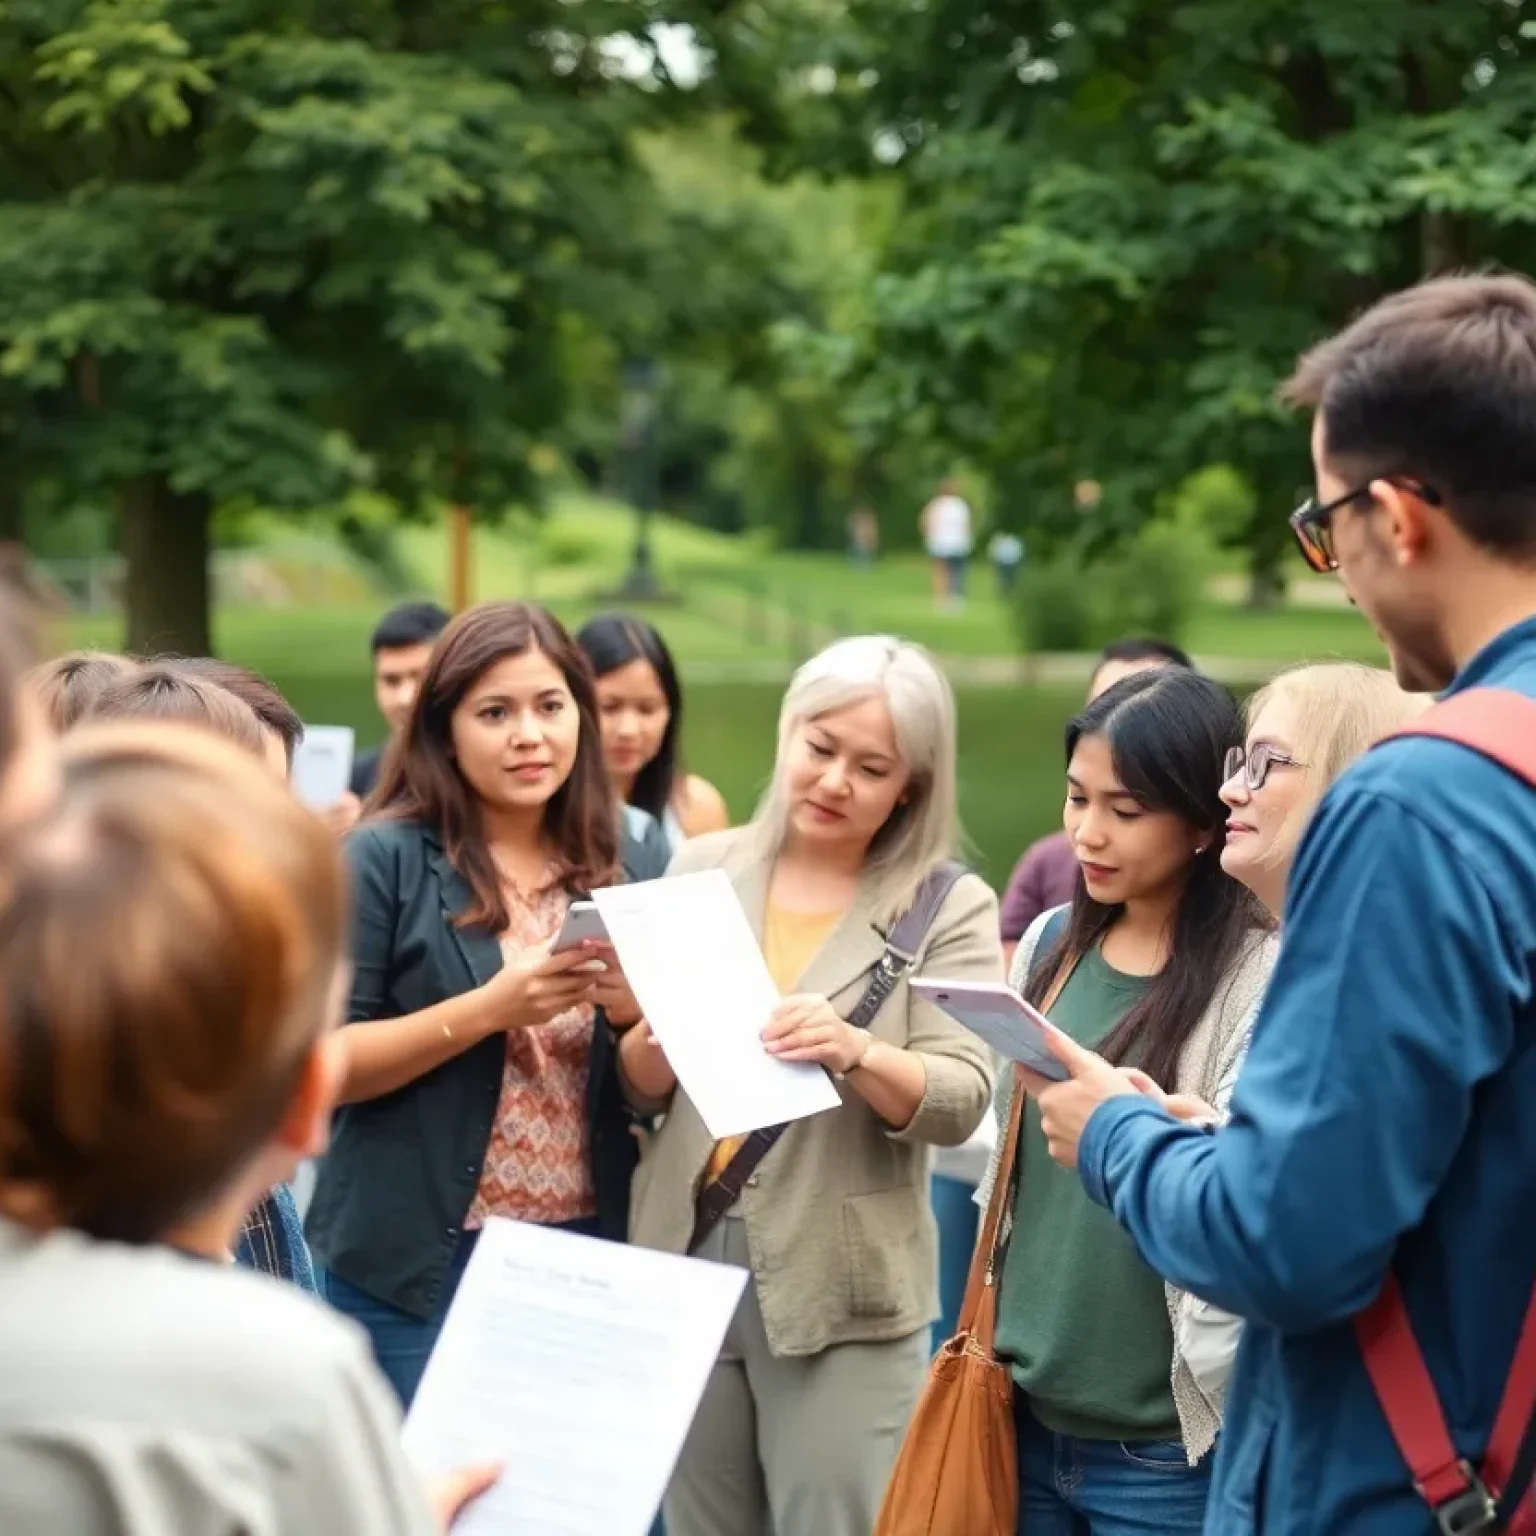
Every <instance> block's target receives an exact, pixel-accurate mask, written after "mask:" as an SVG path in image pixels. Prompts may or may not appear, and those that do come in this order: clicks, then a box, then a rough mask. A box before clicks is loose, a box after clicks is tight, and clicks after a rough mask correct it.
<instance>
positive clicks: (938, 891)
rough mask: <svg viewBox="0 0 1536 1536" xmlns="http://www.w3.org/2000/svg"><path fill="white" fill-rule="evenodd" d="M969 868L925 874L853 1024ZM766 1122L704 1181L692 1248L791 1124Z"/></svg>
mask: <svg viewBox="0 0 1536 1536" xmlns="http://www.w3.org/2000/svg"><path fill="white" fill-rule="evenodd" d="M965 872H966V869H965V865H964V864H962V863H960V861H959V860H958V859H946V860H945V861H944V862H943V863H942V864H938V865H935V866H934V868H933V869H931V870H929V872H928V873H927V874H926V875H925V876H924V877H923V879H922V881H921V882H920V884H919V885H918V887H917V891H916V893H915V894H914V896H913V898H912V905H911V906H909V907H908V908H907V910H906V911H905V912H903V913H902V915H901V916H900V917H899V918H897V920H896V923H895V926H894V927H892V929H891V931H890V933H889V935H888V936H887V938H886V941H885V949H884V951H883V953H882V954H881V956H880V959H879V960H878V962H876V965H875V969H874V971H873V972H872V973H871V975H870V978H869V984H868V985H867V986H866V987H865V988H864V992H863V994H862V995H861V996H860V998H859V1000H858V1002H856V1003H855V1004H854V1005H853V1007H852V1009H850V1010H849V1013H848V1017H847V1021H846V1022H847V1023H849V1024H852V1025H853V1027H854V1028H855V1029H868V1028H869V1026H870V1024H872V1023H873V1022H874V1018H875V1015H876V1014H877V1013H879V1012H880V1010H881V1009H882V1008H883V1007H884V1006H885V1002H886V999H887V998H888V997H890V995H891V993H892V992H894V991H895V990H896V984H897V982H899V981H900V980H901V979H902V978H903V977H904V976H906V975H907V974H908V972H910V971H911V969H912V967H913V966H914V965H915V964H916V963H917V956H918V952H919V951H920V950H921V949H922V947H923V941H924V940H925V939H926V938H927V937H928V930H929V929H930V928H932V927H933V924H934V921H935V919H936V918H937V917H938V915H939V912H940V911H941V909H942V908H943V906H944V903H945V901H947V900H948V898H949V893H950V892H951V891H952V890H953V889H954V888H955V882H956V881H958V880H959V878H960V877H961V876H962V875H963V874H964V873H965ZM792 1123H793V1122H792V1121H786V1122H784V1123H783V1124H780V1125H765V1126H761V1127H759V1128H758V1129H757V1130H755V1131H753V1132H752V1134H751V1135H750V1136H748V1137H747V1139H746V1140H745V1141H744V1142H742V1144H741V1145H740V1146H739V1147H738V1148H737V1149H736V1152H735V1154H734V1155H733V1156H732V1158H731V1160H730V1162H728V1163H727V1164H726V1165H725V1167H724V1168H722V1169H721V1170H720V1177H719V1178H717V1179H714V1180H712V1181H711V1182H710V1183H708V1184H706V1185H705V1186H704V1188H703V1189H701V1190H700V1191H699V1196H698V1199H697V1201H696V1202H695V1204H694V1212H693V1235H692V1237H690V1239H689V1241H688V1251H689V1252H690V1253H692V1252H693V1251H694V1250H695V1249H696V1248H697V1247H698V1246H699V1244H700V1243H702V1242H703V1241H704V1239H705V1238H706V1237H707V1236H708V1235H709V1233H710V1232H711V1231H712V1230H713V1229H714V1227H715V1225H716V1223H717V1222H719V1221H720V1219H721V1218H722V1217H723V1216H724V1215H725V1213H726V1212H727V1211H728V1210H730V1208H731V1207H732V1206H733V1205H735V1203H736V1202H737V1200H739V1199H740V1198H741V1192H742V1190H744V1189H745V1188H746V1187H747V1180H748V1179H750V1178H751V1177H752V1175H753V1174H754V1173H756V1172H757V1169H758V1166H759V1165H760V1164H761V1163H762V1161H763V1159H764V1158H765V1157H767V1155H768V1154H769V1153H770V1152H771V1151H772V1150H773V1148H774V1145H775V1143H777V1141H778V1139H779V1137H781V1136H782V1135H783V1134H784V1132H785V1131H787V1130H788V1129H789V1127H790V1125H791V1124H792Z"/></svg>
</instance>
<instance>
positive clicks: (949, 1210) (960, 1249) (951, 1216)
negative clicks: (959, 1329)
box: [929, 1173, 981, 1353]
mask: <svg viewBox="0 0 1536 1536" xmlns="http://www.w3.org/2000/svg"><path fill="white" fill-rule="evenodd" d="M975 1194H976V1190H975V1188H974V1187H973V1186H972V1185H970V1184H966V1183H964V1182H963V1181H962V1180H960V1179H952V1178H949V1177H948V1176H947V1175H945V1174H942V1173H936V1174H934V1176H933V1182H932V1184H931V1186H930V1191H929V1199H930V1200H931V1202H932V1204H933V1215H934V1219H935V1220H936V1221H937V1222H938V1224H939V1320H938V1322H936V1323H935V1324H934V1325H933V1348H934V1351H935V1353H937V1351H938V1349H939V1347H940V1346H941V1345H942V1344H943V1343H944V1341H945V1340H946V1339H948V1338H951V1337H952V1336H953V1334H954V1331H955V1324H956V1323H957V1322H958V1321H959V1318H960V1303H961V1302H962V1301H964V1300H965V1282H966V1280H967V1279H968V1278H969V1276H970V1273H971V1253H972V1251H973V1250H974V1249H975V1247H976V1224H977V1221H978V1220H979V1218H980V1216H981V1212H980V1211H979V1210H978V1209H977V1206H976V1201H975V1198H974V1196H975Z"/></svg>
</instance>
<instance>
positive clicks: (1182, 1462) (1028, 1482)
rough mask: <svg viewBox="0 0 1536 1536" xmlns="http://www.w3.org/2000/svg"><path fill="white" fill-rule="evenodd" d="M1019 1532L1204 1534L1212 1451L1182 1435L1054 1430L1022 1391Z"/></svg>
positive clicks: (1034, 1535)
mask: <svg viewBox="0 0 1536 1536" xmlns="http://www.w3.org/2000/svg"><path fill="white" fill-rule="evenodd" d="M1013 1420H1014V1425H1015V1427H1016V1429H1017V1431H1018V1446H1019V1531H1020V1533H1021V1536H1022V1533H1023V1532H1024V1531H1026V1530H1027V1531H1028V1532H1029V1536H1200V1530H1201V1527H1202V1526H1203V1525H1204V1523H1205V1500H1206V1495H1207V1494H1208V1493H1209V1492H1210V1487H1211V1462H1212V1459H1213V1458H1212V1457H1210V1456H1207V1457H1205V1459H1204V1460H1203V1461H1201V1462H1200V1464H1199V1465H1198V1466H1195V1467H1192V1466H1190V1465H1189V1463H1188V1461H1187V1460H1186V1459H1185V1456H1184V1447H1183V1446H1182V1445H1180V1444H1179V1442H1178V1441H1177V1440H1128V1441H1120V1440H1077V1439H1074V1438H1072V1437H1071V1436H1069V1435H1057V1434H1053V1433H1052V1432H1051V1431H1050V1430H1048V1429H1047V1428H1046V1427H1045V1426H1044V1425H1043V1424H1041V1422H1040V1421H1039V1420H1038V1419H1037V1418H1036V1417H1035V1416H1034V1414H1033V1413H1031V1412H1030V1410H1029V1407H1028V1405H1027V1404H1026V1403H1025V1401H1024V1399H1023V1398H1022V1397H1021V1396H1020V1395H1019V1394H1018V1393H1017V1392H1015V1394H1014V1398H1013Z"/></svg>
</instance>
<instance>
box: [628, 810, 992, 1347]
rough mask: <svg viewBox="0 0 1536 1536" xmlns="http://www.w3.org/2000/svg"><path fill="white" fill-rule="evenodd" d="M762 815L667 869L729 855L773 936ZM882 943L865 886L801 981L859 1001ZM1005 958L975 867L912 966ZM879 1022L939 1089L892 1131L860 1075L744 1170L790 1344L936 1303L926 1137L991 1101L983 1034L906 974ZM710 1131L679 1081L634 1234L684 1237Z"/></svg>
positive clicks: (756, 1244)
mask: <svg viewBox="0 0 1536 1536" xmlns="http://www.w3.org/2000/svg"><path fill="white" fill-rule="evenodd" d="M759 836H760V834H759V833H758V832H757V831H756V830H755V829H753V828H746V829H740V830H736V831H731V832H720V833H714V834H711V835H709V836H705V837H701V838H696V839H694V840H692V841H690V842H687V843H685V844H684V845H683V847H682V848H681V849H680V850H679V852H678V854H677V857H676V858H675V859H674V860H673V862H672V868H671V870H670V873H672V874H685V873H689V872H692V871H697V870H703V869H715V868H718V869H723V870H724V871H725V872H726V874H727V875H729V877H730V879H731V883H732V885H733V886H734V887H735V889H736V894H737V896H738V897H739V898H740V900H741V904H742V907H743V908H744V909H745V911H746V914H747V918H748V920H749V921H750V922H751V924H752V926H753V930H754V931H755V932H756V933H757V934H758V936H759V938H761V935H762V927H763V918H764V913H765V909H766V906H767V899H768V875H769V866H770V862H771V861H770V860H768V859H767V858H765V857H764V855H763V852H762V849H761V845H760V842H759ZM884 950H885V937H884V934H883V932H882V931H881V929H880V928H879V927H878V926H877V925H876V923H875V922H874V918H873V905H872V901H871V897H870V893H869V892H868V891H864V892H861V893H860V894H859V896H857V897H856V898H855V900H854V902H853V905H852V906H851V907H850V908H849V909H848V911H847V912H846V913H845V914H844V915H843V917H842V919H841V920H840V921H839V923H838V925H837V927H836V928H835V929H833V931H832V934H831V936H830V938H828V940H827V942H826V943H825V944H824V945H823V946H822V948H821V950H820V952H819V953H818V954H817V955H816V957H815V959H814V960H813V961H812V962H811V964H810V967H809V968H808V969H807V971H806V973H805V975H804V976H803V977H801V979H800V983H799V986H798V987H797V988H796V990H797V991H799V992H804V993H815V994H820V995H822V996H825V997H827V998H829V999H830V1000H831V1001H832V1003H833V1004H834V1006H835V1007H836V1008H837V1009H838V1011H839V1012H840V1013H843V1014H844V1015H846V1014H847V1013H848V1012H849V1011H851V1010H852V1008H853V1006H854V1004H855V1003H856V1002H857V1001H858V1000H859V998H860V997H861V996H862V995H863V992H864V989H865V986H866V984H867V983H868V981H869V976H870V972H871V971H872V970H873V969H874V967H875V965H876V963H877V962H878V961H879V959H880V957H881V955H882V954H883V953H884ZM1002 973H1003V960H1002V948H1001V944H1000V942H999V939H998V926H997V898H996V897H995V896H994V895H993V894H992V892H991V891H990V890H989V889H988V888H987V886H986V885H985V884H984V883H983V882H982V881H981V880H980V879H979V878H978V877H977V876H975V875H964V876H962V877H961V879H960V880H959V881H958V882H957V883H956V885H955V887H954V889H953V890H952V891H951V892H950V893H949V896H948V897H947V898H946V900H945V902H944V905H943V907H942V908H941V909H940V911H939V915H938V917H937V919H936V920H935V921H934V924H933V927H932V928H931V929H930V930H929V933H928V939H927V942H926V943H925V944H924V946H923V949H922V951H921V953H920V954H919V957H918V963H917V966H916V968H915V971H914V974H916V975H924V974H926V975H930V976H944V977H949V978H953V979H958V980H968V981H996V980H998V979H999V978H1000V977H1001V976H1002ZM870 1028H871V1032H872V1033H873V1034H874V1035H875V1036H876V1037H877V1038H879V1039H881V1040H884V1041H887V1042H889V1043H890V1044H892V1045H897V1046H904V1047H906V1048H907V1049H908V1050H911V1051H914V1052H916V1053H917V1054H918V1055H919V1056H920V1057H921V1058H922V1062H923V1066H924V1068H925V1069H926V1071H927V1077H928V1082H927V1089H926V1092H925V1093H924V1096H923V1101H922V1103H921V1104H920V1105H919V1106H918V1111H917V1114H916V1115H915V1116H914V1117H913V1119H912V1123H911V1124H910V1125H909V1126H907V1127H906V1129H905V1130H903V1131H899V1132H898V1131H892V1130H891V1129H890V1128H889V1127H888V1126H887V1125H886V1124H885V1123H884V1122H883V1121H882V1120H880V1119H879V1118H878V1116H876V1114H875V1112H874V1111H873V1110H872V1109H870V1107H869V1106H868V1105H867V1104H866V1103H865V1102H864V1100H863V1099H861V1098H860V1097H859V1096H858V1095H857V1094H856V1093H854V1092H853V1090H852V1089H851V1088H849V1087H847V1086H846V1085H840V1086H839V1092H840V1093H841V1094H842V1098H843V1103H842V1106H841V1108H839V1109H834V1110H827V1111H826V1112H824V1113H823V1114H819V1115H814V1116H812V1117H811V1118H810V1119H808V1120H799V1121H796V1122H795V1123H794V1124H793V1125H791V1126H790V1128H789V1129H788V1130H787V1131H786V1132H785V1133H784V1135H783V1136H782V1137H781V1138H780V1139H779V1142H778V1144H777V1145H776V1146H775V1147H774V1148H773V1150H772V1151H771V1152H770V1153H769V1154H768V1156H767V1157H766V1158H765V1159H764V1160H763V1163H762V1166H761V1167H760V1168H759V1169H758V1170H757V1172H756V1173H754V1174H753V1175H752V1177H751V1178H750V1179H749V1180H748V1181H747V1187H746V1189H744V1190H743V1191H742V1196H741V1206H742V1212H743V1214H744V1216H745V1218H746V1227H747V1239H748V1243H749V1245H750V1247H751V1252H752V1275H753V1281H754V1283H755V1285H756V1286H757V1295H758V1300H759V1302H760V1304H761V1306H762V1311H763V1322H764V1324H765V1326H766V1328H767V1333H768V1342H769V1345H770V1346H771V1348H772V1349H773V1352H774V1353H775V1354H777V1355H813V1354H817V1353H819V1352H820V1351H821V1350H824V1349H827V1348H830V1347H831V1346H832V1345H835V1344H847V1343H853V1342H872V1341H878V1340H886V1339H899V1338H905V1337H906V1336H907V1335H909V1334H912V1333H916V1332H917V1331H918V1329H920V1328H923V1327H926V1326H927V1325H928V1324H929V1323H930V1322H931V1321H932V1320H933V1318H934V1317H935V1316H937V1314H938V1298H937V1284H936V1272H937V1234H936V1229H935V1225H934V1219H933V1214H932V1211H931V1209H930V1204H929V1195H928V1174H929V1163H930V1157H931V1154H930V1151H929V1147H930V1146H932V1145H938V1146H957V1145H959V1144H960V1143H961V1142H963V1141H964V1140H965V1139H966V1138H967V1137H968V1136H969V1135H970V1134H971V1132H972V1131H973V1130H975V1128H976V1126H977V1125H978V1124H979V1123H980V1122H981V1119H982V1117H983V1116H984V1115H985V1114H986V1112H987V1100H988V1098H989V1096H990V1094H991V1087H992V1081H991V1063H990V1059H989V1054H988V1051H987V1048H986V1046H985V1045H984V1044H983V1043H982V1042H981V1041H980V1040H979V1039H977V1038H976V1036H974V1035H972V1034H970V1033H969V1032H968V1031H967V1030H965V1029H963V1028H962V1027H961V1026H960V1025H958V1024H956V1023H954V1022H953V1021H952V1020H951V1019H949V1018H948V1017H947V1016H946V1015H945V1014H943V1013H941V1012H940V1011H939V1009H938V1008H936V1007H934V1006H933V1004H931V1003H928V1002H925V1001H923V1000H922V999H921V998H918V997H916V996H914V995H913V993H912V992H911V990H910V988H909V987H908V985H907V983H906V980H905V979H902V980H901V981H899V982H897V984H896V987H895V989H894V990H893V991H892V993H891V995H890V996H889V997H888V998H887V999H886V1002H885V1005H884V1006H883V1007H882V1008H881V1009H880V1012H879V1013H878V1014H877V1015H876V1016H875V1018H874V1021H873V1023H872V1024H871V1026H870ZM712 1147H713V1140H712V1138H711V1137H710V1134H709V1132H708V1131H707V1130H706V1129H705V1126H704V1122H703V1121H702V1120H701V1119H700V1118H699V1114H698V1111H697V1110H696V1109H695V1108H694V1107H693V1105H692V1104H691V1103H690V1102H689V1099H688V1095H687V1094H686V1093H684V1092H683V1091H682V1089H678V1090H677V1092H676V1093H674V1095H673V1097H672V1102H671V1104H670V1106H669V1108H668V1111H667V1116H666V1120H665V1122H664V1123H663V1124H662V1126H661V1128H660V1129H659V1130H658V1131H657V1132H656V1134H655V1135H654V1137H652V1138H651V1139H650V1140H649V1143H648V1145H647V1146H646V1148H645V1151H644V1152H643V1154H642V1156H641V1161H640V1167H639V1170H638V1171H637V1172H636V1174H635V1182H634V1189H633V1194H632V1197H631V1202H630V1236H631V1239H632V1240H633V1241H634V1242H636V1243H639V1244H641V1245H642V1246H644V1247H647V1248H660V1249H663V1250H665V1251H667V1252H670V1253H682V1252H684V1251H685V1250H686V1248H687V1245H688V1239H689V1236H690V1234H691V1232H692V1229H693V1203H694V1193H695V1191H696V1190H697V1188H698V1185H699V1181H700V1178H701V1177H702V1175H703V1173H704V1169H705V1165H706V1164H707V1163H708V1161H709V1155H710V1151H711V1149H712Z"/></svg>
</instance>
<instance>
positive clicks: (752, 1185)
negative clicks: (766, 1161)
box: [747, 1173, 757, 1189]
mask: <svg viewBox="0 0 1536 1536" xmlns="http://www.w3.org/2000/svg"><path fill="white" fill-rule="evenodd" d="M747 1188H748V1189H756V1188H757V1175H756V1174H755V1173H754V1174H753V1175H752V1176H751V1177H750V1178H749V1179H748V1180H747Z"/></svg>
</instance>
